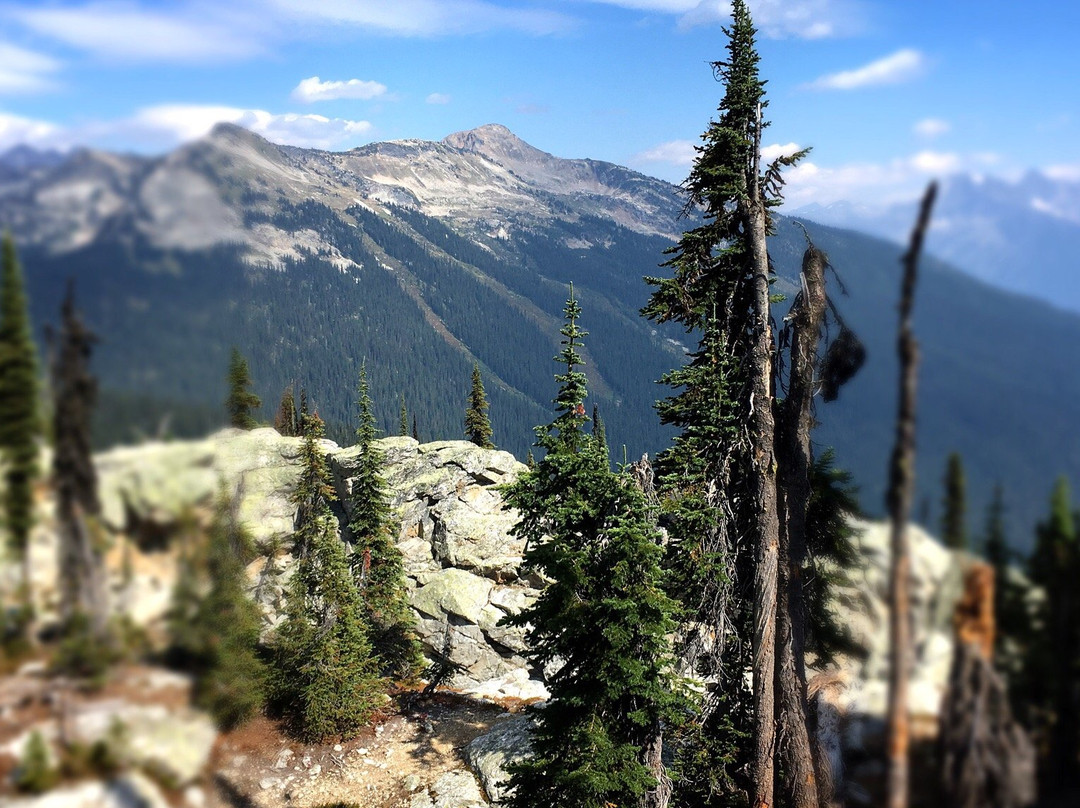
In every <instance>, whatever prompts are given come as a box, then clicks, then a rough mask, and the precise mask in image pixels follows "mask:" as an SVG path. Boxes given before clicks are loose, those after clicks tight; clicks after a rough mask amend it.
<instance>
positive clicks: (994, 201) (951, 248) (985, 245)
mask: <svg viewBox="0 0 1080 808" xmlns="http://www.w3.org/2000/svg"><path fill="white" fill-rule="evenodd" d="M791 215H793V216H799V217H804V218H807V219H810V220H812V221H815V222H820V223H822V224H830V225H833V226H836V227H848V228H852V229H855V230H860V231H862V232H865V233H870V234H872V235H877V236H881V237H883V238H887V239H889V240H891V241H896V242H901V241H904V240H906V239H907V237H908V232H909V230H910V228H911V224H912V221H913V220H914V216H915V203H910V204H897V205H892V206H889V207H887V208H885V209H873V208H868V207H865V206H858V205H852V204H849V203H845V202H841V203H836V204H833V205H828V206H821V205H806V206H804V207H801V208H798V209H797V210H795V211H792V213H791ZM927 248H928V249H929V250H930V252H931V253H933V254H934V255H936V256H938V257H939V258H941V259H943V260H945V261H947V262H949V263H951V264H953V265H954V266H956V267H959V268H960V269H963V270H964V271H965V272H969V273H971V274H972V275H973V276H975V277H977V278H980V279H981V280H984V281H988V282H989V283H992V284H994V285H995V286H998V287H1000V288H1002V289H1008V290H1009V291H1013V292H1020V293H1021V294H1025V295H1031V296H1032V297H1036V298H1038V299H1040V300H1045V301H1047V302H1048V303H1052V304H1053V305H1055V306H1059V307H1061V308H1066V309H1069V310H1071V311H1075V312H1080V181H1075V180H1063V179H1053V178H1051V177H1048V176H1046V175H1045V174H1042V173H1039V172H1036V171H1032V172H1029V173H1028V174H1025V175H1024V176H1023V177H1021V178H1020V179H1019V180H1017V181H1015V182H1009V181H1006V180H1002V179H997V178H994V177H976V176H970V175H956V176H953V177H949V178H947V179H946V180H945V181H943V182H942V183H941V188H940V194H939V198H938V202H937V205H936V209H935V211H934V221H933V226H932V228H931V231H930V237H929V239H928V241H927Z"/></svg>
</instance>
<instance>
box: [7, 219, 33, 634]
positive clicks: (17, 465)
mask: <svg viewBox="0 0 1080 808" xmlns="http://www.w3.org/2000/svg"><path fill="white" fill-rule="evenodd" d="M2 252H3V256H2V263H3V265H2V267H0V454H2V456H3V459H4V481H5V487H4V522H5V525H6V527H7V534H8V544H9V546H10V548H11V549H12V550H13V551H14V553H15V555H16V557H17V558H19V559H20V560H21V561H22V564H23V569H22V599H23V606H24V608H25V609H27V610H29V608H30V607H31V604H32V603H33V593H32V591H31V576H30V559H29V540H30V529H31V528H32V527H33V524H34V481H35V480H37V478H38V476H39V475H40V468H39V466H38V451H39V447H38V444H39V442H40V440H41V437H42V432H43V425H42V420H41V408H40V402H39V399H38V364H37V351H36V350H35V349H34V339H33V333H32V329H31V326H30V315H29V311H28V306H27V300H26V291H25V288H24V281H23V274H22V268H21V267H20V266H19V260H18V257H17V256H16V253H15V242H14V241H13V240H12V238H11V236H10V235H5V236H4V238H3V247H2ZM27 617H29V612H27Z"/></svg>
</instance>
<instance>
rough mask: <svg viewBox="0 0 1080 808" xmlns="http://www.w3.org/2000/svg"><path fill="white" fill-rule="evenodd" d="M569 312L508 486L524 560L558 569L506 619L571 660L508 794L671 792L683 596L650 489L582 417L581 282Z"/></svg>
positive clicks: (605, 798)
mask: <svg viewBox="0 0 1080 808" xmlns="http://www.w3.org/2000/svg"><path fill="white" fill-rule="evenodd" d="M565 312H566V324H565V325H564V327H563V328H562V335H563V341H562V344H563V346H564V348H563V351H562V353H561V354H560V356H559V357H556V359H557V361H559V362H560V363H561V364H562V365H563V366H564V367H565V372H563V373H560V374H558V375H557V376H556V380H557V381H558V383H559V392H558V396H557V397H556V399H555V405H556V410H557V411H558V416H557V417H556V418H555V420H554V422H552V423H551V424H550V425H549V426H547V427H539V428H538V429H537V445H538V446H540V447H542V448H543V449H544V450H545V452H546V454H545V456H544V458H543V459H542V460H540V461H539V462H537V463H536V465H535V466H534V467H533V468H532V469H531V470H529V471H527V472H524V473H523V474H522V475H521V476H520V477H519V478H518V480H517V481H516V482H515V483H513V484H511V485H510V486H508V487H507V488H506V489H505V491H504V495H505V498H506V501H507V503H508V504H510V505H511V506H513V507H514V508H516V509H517V510H518V512H519V513H520V515H521V519H520V521H519V522H518V524H517V525H516V526H515V528H514V531H513V532H514V534H515V535H517V536H518V537H521V538H524V539H525V540H526V542H527V547H528V548H529V549H528V551H527V552H526V557H525V563H526V565H527V566H528V567H530V568H532V569H535V570H537V571H538V572H540V573H541V574H543V575H544V576H546V577H547V578H548V579H549V580H550V584H549V585H548V586H547V587H546V588H545V589H544V591H543V593H542V594H541V595H540V597H539V598H538V600H537V601H536V602H535V603H534V604H533V605H532V606H530V607H529V608H527V609H525V610H524V611H522V612H521V613H520V614H518V615H516V616H514V617H512V618H510V619H509V621H508V622H510V623H511V624H513V625H518V626H525V627H527V628H528V636H529V646H530V651H529V656H530V659H531V660H532V661H533V663H534V664H536V665H537V666H538V667H539V666H547V665H552V664H558V665H560V667H559V668H558V670H557V672H555V673H553V674H552V675H551V676H550V677H549V680H548V682H549V687H550V690H551V699H550V700H549V701H548V703H547V706H546V707H545V708H544V709H543V710H539V711H537V712H536V721H537V724H536V728H535V730H534V733H533V744H532V752H531V755H530V757H529V758H528V759H527V760H526V761H524V762H523V763H521V764H520V765H517V766H515V767H513V769H512V777H511V786H512V788H513V796H512V797H511V801H510V804H511V805H513V806H516V808H525V806H529V808H544V807H545V806H551V807H552V808H554V806H560V807H561V806H566V805H573V806H575V808H605V807H606V806H612V805H642V806H663V805H665V804H666V803H667V798H668V793H669V786H668V783H667V779H666V776H665V774H664V771H663V766H662V764H661V762H660V749H661V741H662V735H661V732H662V727H663V726H665V725H668V724H670V723H673V722H674V721H675V720H676V717H677V715H678V713H679V707H680V704H681V699H680V696H679V695H678V694H679V683H678V681H677V680H676V679H675V678H674V674H673V667H674V660H673V658H672V654H671V648H670V644H669V641H668V639H667V637H668V635H669V633H670V632H671V630H672V629H673V627H674V623H673V620H672V615H673V611H674V608H675V604H674V602H673V601H672V600H671V599H670V598H669V597H668V596H667V595H666V594H665V593H664V591H663V588H662V586H661V583H662V582H661V567H660V560H661V548H660V543H659V537H658V535H657V529H656V527H655V525H654V523H653V521H652V517H651V515H650V514H649V511H648V508H647V506H646V503H645V500H644V497H643V496H642V494H641V492H640V491H638V490H637V489H636V488H635V487H634V486H633V485H632V483H631V482H630V481H629V478H628V477H627V476H624V475H619V474H615V473H612V472H611V471H610V470H609V467H608V461H607V456H606V453H605V452H603V451H602V450H601V447H600V444H599V442H598V441H597V440H596V438H595V437H594V436H592V435H589V434H587V433H586V432H585V431H584V429H583V427H584V424H585V423H586V421H587V420H588V419H587V417H586V415H585V407H584V402H585V397H586V392H587V391H586V380H585V375H584V374H583V373H582V372H581V371H580V369H579V368H580V367H581V364H582V363H581V358H580V355H579V353H578V351H579V349H580V347H581V339H582V338H583V337H584V336H585V332H584V331H582V330H581V329H580V327H579V326H578V323H577V321H578V318H579V316H580V307H579V306H578V304H577V302H576V301H575V300H574V299H573V292H572V289H571V297H570V300H569V301H568V302H567V305H566V310H565Z"/></svg>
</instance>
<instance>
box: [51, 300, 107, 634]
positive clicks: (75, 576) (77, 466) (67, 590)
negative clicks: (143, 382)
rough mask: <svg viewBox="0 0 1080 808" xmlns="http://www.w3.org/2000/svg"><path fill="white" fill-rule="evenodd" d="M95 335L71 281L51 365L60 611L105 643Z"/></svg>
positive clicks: (105, 582)
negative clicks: (94, 447) (95, 450)
mask: <svg viewBox="0 0 1080 808" xmlns="http://www.w3.org/2000/svg"><path fill="white" fill-rule="evenodd" d="M96 341H97V338H96V337H95V336H94V334H93V333H92V332H91V331H90V330H89V329H88V328H87V327H86V325H85V324H84V323H83V322H82V319H81V318H80V317H79V315H78V312H77V311H76V309H75V290H74V284H73V283H69V285H68V290H67V295H66V296H65V298H64V303H63V306H62V310H61V326H60V333H59V336H58V338H57V340H56V342H57V345H56V346H55V349H54V350H55V354H56V358H55V363H54V366H53V385H52V387H53V394H54V395H55V397H56V400H55V402H54V405H53V440H54V453H53V486H54V488H55V490H56V521H57V523H58V526H59V537H60V576H59V578H60V592H61V599H60V614H61V616H62V618H63V620H64V621H65V623H68V624H69V626H71V627H75V626H84V625H89V626H90V627H91V633H92V636H91V637H90V640H91V641H92V642H98V643H103V642H104V641H105V637H106V629H107V620H108V603H107V580H106V573H105V560H104V549H105V547H104V541H103V537H102V536H101V535H99V533H100V528H99V525H98V523H97V517H98V515H99V514H100V512H101V503H100V500H99V499H98V492H97V472H96V471H95V469H94V460H93V455H92V453H91V444H90V435H91V419H92V415H93V408H94V405H95V403H96V401H97V380H96V379H95V378H94V376H93V374H91V373H90V368H89V363H90V356H91V353H92V351H93V346H94V343H95V342H96Z"/></svg>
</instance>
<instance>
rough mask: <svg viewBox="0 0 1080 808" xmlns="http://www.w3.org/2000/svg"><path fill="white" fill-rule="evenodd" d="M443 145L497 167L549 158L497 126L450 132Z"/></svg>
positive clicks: (549, 156)
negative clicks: (490, 161)
mask: <svg viewBox="0 0 1080 808" xmlns="http://www.w3.org/2000/svg"><path fill="white" fill-rule="evenodd" d="M443 143H445V144H446V145H447V146H450V147H452V148H455V149H459V150H460V151H464V152H471V153H472V154H479V155H482V156H483V157H487V158H488V159H489V160H493V161H494V162H496V163H499V164H501V165H512V164H515V163H534V162H537V161H539V160H545V159H551V155H550V154H548V153H547V152H543V151H540V149H537V148H536V147H535V146H530V145H529V144H528V143H526V142H525V141H524V140H522V139H521V138H519V137H518V136H517V135H515V134H514V133H513V132H511V131H510V130H509V129H507V128H506V127H505V126H503V125H502V124H500V123H488V124H484V125H483V126H478V127H476V128H475V129H468V130H466V131H464V132H454V134H452V135H447V136H446V137H445V138H443Z"/></svg>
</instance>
